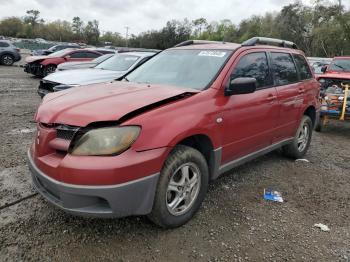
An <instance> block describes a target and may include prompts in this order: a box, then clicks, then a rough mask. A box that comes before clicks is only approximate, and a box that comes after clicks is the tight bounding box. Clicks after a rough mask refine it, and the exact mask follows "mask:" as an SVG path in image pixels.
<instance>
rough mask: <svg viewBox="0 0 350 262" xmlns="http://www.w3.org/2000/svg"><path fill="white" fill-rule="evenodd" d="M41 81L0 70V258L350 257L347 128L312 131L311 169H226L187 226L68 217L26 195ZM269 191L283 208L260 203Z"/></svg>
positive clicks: (269, 162)
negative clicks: (275, 191)
mask: <svg viewBox="0 0 350 262" xmlns="http://www.w3.org/2000/svg"><path fill="white" fill-rule="evenodd" d="M38 82H39V80H38V79H35V78H32V77H30V76H29V75H27V74H25V73H24V72H23V70H22V69H21V68H19V67H0V123H1V125H0V142H1V143H0V144H1V149H0V260H1V261H31V260H33V261H61V260H65V261H96V260H97V259H99V260H101V261H195V260H196V261H197V260H198V261H350V155H349V148H350V125H349V124H345V125H339V124H336V123H334V124H332V125H330V126H329V127H327V129H326V130H325V131H324V132H323V133H321V134H314V137H313V141H312V146H311V148H310V150H309V153H308V154H307V156H306V158H307V159H308V160H310V163H303V162H294V161H292V160H289V159H286V158H284V157H283V156H281V155H280V154H279V153H278V152H273V153H271V154H269V155H267V156H264V157H261V158H259V159H257V160H255V161H253V162H251V163H248V164H246V165H244V166H242V167H240V168H236V169H234V170H232V171H230V172H229V173H228V174H226V175H225V176H224V177H222V178H221V179H219V180H217V181H216V182H214V183H213V184H212V185H211V186H210V190H209V192H208V195H207V198H206V200H205V202H204V204H203V206H202V208H201V209H200V212H199V213H198V214H197V215H196V216H195V217H194V219H193V220H192V221H191V222H189V223H188V224H186V225H185V226H183V227H181V228H178V229H175V230H162V229H159V228H157V227H156V226H154V225H153V224H151V223H150V222H149V221H148V220H147V219H146V218H144V217H131V218H125V219H116V220H102V219H86V218H79V217H73V216H71V215H67V214H65V213H64V212H62V211H60V210H58V209H56V208H54V207H52V206H51V205H49V204H47V203H46V202H45V201H44V200H43V199H42V197H40V196H39V195H32V194H33V193H34V191H33V189H32V186H31V181H30V179H29V172H28V170H27V167H26V150H27V148H28V145H29V144H30V141H31V137H32V136H33V132H34V127H35V125H34V123H33V122H32V119H33V114H34V112H35V109H36V107H37V105H38V104H39V103H40V100H39V98H38V95H37V94H36V88H37V85H38ZM267 187H274V188H277V189H278V190H279V191H281V192H282V194H283V197H284V199H285V202H284V203H273V202H266V201H264V200H263V198H262V193H263V190H264V188H267ZM27 196H29V197H28V198H27V199H23V198H25V197H27ZM17 200H18V201H19V202H18V203H17V204H13V205H11V206H10V207H4V206H5V205H6V204H9V203H13V202H14V201H17ZM315 223H323V224H326V225H328V226H329V228H330V232H322V231H321V230H320V229H318V228H315V227H314V224H315Z"/></svg>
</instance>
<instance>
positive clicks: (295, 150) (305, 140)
mask: <svg viewBox="0 0 350 262" xmlns="http://www.w3.org/2000/svg"><path fill="white" fill-rule="evenodd" d="M311 137H312V121H311V119H310V117H308V116H305V115H304V116H303V118H302V119H301V122H300V125H299V128H298V130H297V132H296V135H295V137H294V139H293V141H292V143H290V144H288V145H286V146H284V147H283V148H282V150H283V152H284V154H285V155H286V156H288V157H291V158H295V159H298V158H302V157H303V156H304V155H305V154H306V152H307V150H308V149H309V146H310V142H311Z"/></svg>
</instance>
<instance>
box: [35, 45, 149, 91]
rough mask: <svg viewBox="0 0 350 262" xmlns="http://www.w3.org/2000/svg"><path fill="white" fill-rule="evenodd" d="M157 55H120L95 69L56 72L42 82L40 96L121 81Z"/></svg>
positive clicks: (143, 53)
mask: <svg viewBox="0 0 350 262" xmlns="http://www.w3.org/2000/svg"><path fill="white" fill-rule="evenodd" d="M155 54H156V53H155V52H127V53H119V54H116V55H114V56H112V57H110V58H109V59H107V60H105V61H104V62H102V63H100V64H98V65H97V66H95V67H94V68H88V69H77V70H65V71H59V72H55V73H53V74H50V75H48V76H46V77H45V78H43V79H42V80H41V81H40V84H39V88H38V94H39V95H40V96H41V97H44V96H45V95H46V94H47V93H51V92H57V91H61V90H65V89H68V88H72V87H75V86H81V85H89V84H97V83H104V82H109V81H113V80H120V79H122V78H123V77H124V76H125V75H126V74H127V73H129V72H130V71H132V70H133V69H135V68H136V67H138V66H139V65H141V64H143V63H144V62H146V61H147V60H148V59H150V58H151V57H153V56H154V55H155Z"/></svg>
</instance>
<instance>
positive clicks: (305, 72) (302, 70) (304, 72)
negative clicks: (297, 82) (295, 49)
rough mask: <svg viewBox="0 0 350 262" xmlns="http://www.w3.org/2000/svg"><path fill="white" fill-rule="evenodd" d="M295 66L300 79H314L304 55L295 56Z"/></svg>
mask: <svg viewBox="0 0 350 262" xmlns="http://www.w3.org/2000/svg"><path fill="white" fill-rule="evenodd" d="M293 58H294V60H295V64H296V65H297V68H298V71H299V75H300V79H301V80H306V79H311V78H313V76H312V73H311V70H310V67H309V65H308V63H307V62H306V60H305V58H304V57H303V56H302V55H297V54H293Z"/></svg>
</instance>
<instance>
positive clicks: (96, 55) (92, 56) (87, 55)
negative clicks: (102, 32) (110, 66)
mask: <svg viewBox="0 0 350 262" xmlns="http://www.w3.org/2000/svg"><path fill="white" fill-rule="evenodd" d="M99 56H100V55H99V54H95V53H92V52H85V57H87V58H96V57H99Z"/></svg>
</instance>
